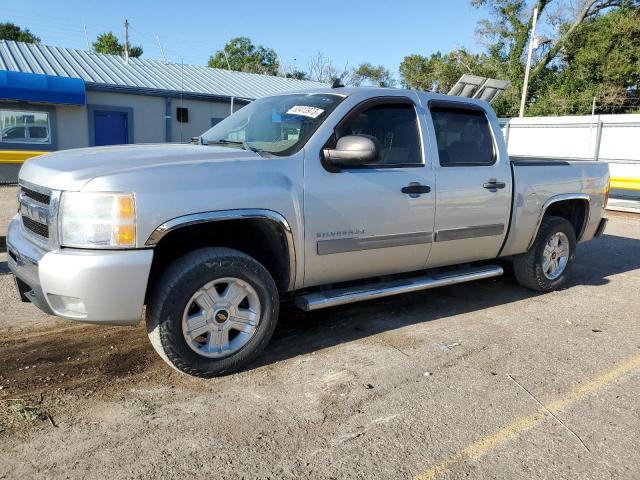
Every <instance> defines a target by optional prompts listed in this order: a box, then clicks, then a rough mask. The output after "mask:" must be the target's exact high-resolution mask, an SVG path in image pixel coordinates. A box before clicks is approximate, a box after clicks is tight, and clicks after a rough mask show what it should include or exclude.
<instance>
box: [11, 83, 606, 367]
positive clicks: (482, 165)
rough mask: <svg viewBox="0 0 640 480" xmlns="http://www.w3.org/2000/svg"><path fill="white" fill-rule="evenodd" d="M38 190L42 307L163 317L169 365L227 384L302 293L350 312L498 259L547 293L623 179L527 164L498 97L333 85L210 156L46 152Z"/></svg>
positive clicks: (34, 264)
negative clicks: (508, 140) (613, 181)
mask: <svg viewBox="0 0 640 480" xmlns="http://www.w3.org/2000/svg"><path fill="white" fill-rule="evenodd" d="M19 183H20V189H19V213H18V215H17V216H16V217H15V218H14V219H13V220H12V222H11V224H10V226H9V231H8V235H7V246H8V264H9V267H10V269H11V270H12V272H13V274H14V275H15V279H16V284H17V286H18V291H19V294H20V296H21V297H22V299H23V300H25V301H31V302H33V303H34V304H35V305H37V306H38V307H39V308H40V309H42V310H44V311H45V312H48V313H50V314H53V315H58V316H60V317H64V318H69V319H73V320H78V321H82V322H90V323H98V324H114V325H134V324H136V323H138V321H139V320H140V319H141V318H142V317H143V316H144V317H145V319H146V325H147V331H148V334H149V337H150V339H151V343H152V344H153V347H154V348H155V349H156V350H157V352H158V353H159V354H160V356H161V357H162V358H163V359H164V360H165V361H166V362H168V363H169V364H170V365H171V366H173V367H175V368H176V369H178V370H179V371H181V372H185V373H187V374H190V375H196V376H202V377H210V376H215V375H219V374H222V373H226V372H230V371H232V370H235V369H238V368H240V367H241V366H243V365H246V364H247V362H249V361H250V360H251V359H252V358H253V357H254V356H255V355H256V354H257V353H258V352H259V351H260V350H261V349H262V348H264V347H265V345H267V343H268V342H269V339H270V338H271V335H272V333H273V331H274V328H275V326H276V322H277V319H278V307H279V302H280V301H281V300H282V299H286V298H289V299H292V300H293V301H294V303H295V304H296V305H297V306H299V307H300V308H302V309H304V310H315V309H319V308H325V307H334V308H335V307H338V306H340V305H344V304H347V303H350V302H357V301H360V300H366V299H371V298H378V297H383V296H387V295H394V294H401V293H404V292H413V291H417V290H422V289H427V288H432V287H437V286H441V285H451V284H455V283H461V282H467V281H470V280H477V279H483V278H488V277H495V276H498V275H501V274H502V273H503V269H502V268H501V267H500V266H499V265H496V264H495V263H496V262H492V260H493V259H498V258H506V259H511V260H512V261H513V265H514V271H515V277H516V279H517V281H518V282H519V283H520V284H522V285H524V286H525V287H527V288H530V289H533V290H538V291H541V292H549V291H551V290H554V289H556V288H558V287H560V286H561V285H563V284H564V283H565V282H566V280H567V276H568V275H569V271H570V269H571V265H572V263H573V261H574V256H575V253H576V243H578V242H584V241H587V240H590V239H592V238H593V237H594V236H598V235H600V234H601V233H602V232H603V230H604V228H605V224H606V219H605V218H603V211H604V207H605V203H606V200H607V196H608V189H609V172H608V166H607V164H606V163H596V162H586V161H578V162H566V161H545V160H535V159H534V160H532V159H526V160H525V159H520V160H518V159H510V158H509V156H508V155H507V149H506V146H505V142H504V139H503V136H502V133H501V130H500V126H499V124H498V120H497V118H496V116H495V114H494V113H493V111H492V109H491V107H490V106H489V105H488V104H487V103H485V102H482V101H479V100H473V99H465V98H460V97H450V96H445V95H439V94H432V93H422V92H415V91H406V90H396V89H373V88H331V89H330V88H327V89H320V90H311V91H304V92H297V93H295V92H294V93H290V94H284V95H277V96H272V97H267V98H262V99H259V100H256V101H254V102H253V103H250V104H249V105H247V106H245V107H244V108H242V109H241V110H239V111H237V112H236V113H234V114H233V115H231V116H229V117H228V118H226V119H225V120H223V121H222V122H220V123H219V124H217V125H216V126H214V127H213V128H211V129H210V130H209V131H207V132H205V133H204V134H203V135H202V136H201V137H199V138H198V139H197V142H195V141H194V143H192V144H162V145H124V146H114V147H96V148H87V149H79V150H67V151H59V152H55V153H51V154H48V155H44V156H40V157H37V158H34V159H32V160H29V161H28V162H26V163H25V164H24V166H23V167H22V170H21V172H20V178H19ZM499 263H501V262H499ZM426 307H427V306H426V305H425V308H426ZM334 311H339V310H334Z"/></svg>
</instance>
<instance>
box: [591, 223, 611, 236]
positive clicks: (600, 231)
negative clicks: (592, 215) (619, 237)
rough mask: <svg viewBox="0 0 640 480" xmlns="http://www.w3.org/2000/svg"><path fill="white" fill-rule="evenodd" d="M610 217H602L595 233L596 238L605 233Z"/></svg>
mask: <svg viewBox="0 0 640 480" xmlns="http://www.w3.org/2000/svg"><path fill="white" fill-rule="evenodd" d="M608 221H609V219H608V218H602V219H600V223H599V224H598V228H597V229H596V233H595V234H594V235H593V236H594V238H598V237H600V236H601V235H602V234H603V233H604V229H605V228H607V222H608Z"/></svg>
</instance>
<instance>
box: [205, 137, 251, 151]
mask: <svg viewBox="0 0 640 480" xmlns="http://www.w3.org/2000/svg"><path fill="white" fill-rule="evenodd" d="M207 145H240V146H241V147H242V148H244V149H245V150H249V151H251V152H255V153H260V152H261V151H262V150H260V149H259V148H255V147H252V146H251V145H249V144H248V143H247V142H246V141H245V140H229V139H227V138H223V139H221V140H215V141H213V142H207Z"/></svg>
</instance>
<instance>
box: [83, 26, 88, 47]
mask: <svg viewBox="0 0 640 480" xmlns="http://www.w3.org/2000/svg"><path fill="white" fill-rule="evenodd" d="M82 28H83V30H84V44H85V45H86V46H87V50H89V36H88V35H87V24H86V23H84V24H82Z"/></svg>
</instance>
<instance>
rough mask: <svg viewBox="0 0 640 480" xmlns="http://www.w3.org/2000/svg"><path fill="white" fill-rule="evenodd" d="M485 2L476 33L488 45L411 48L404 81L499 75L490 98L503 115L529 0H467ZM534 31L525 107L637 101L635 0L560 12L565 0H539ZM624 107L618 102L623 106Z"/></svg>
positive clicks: (516, 72) (516, 96)
mask: <svg viewBox="0 0 640 480" xmlns="http://www.w3.org/2000/svg"><path fill="white" fill-rule="evenodd" d="M471 3H472V5H474V6H476V7H479V8H484V9H487V11H488V12H489V18H488V19H486V20H484V21H482V22H480V23H479V28H478V33H479V34H480V35H481V36H482V37H483V38H484V39H485V40H486V41H487V42H488V47H487V49H486V51H485V53H482V54H479V55H473V54H469V53H468V52H466V51H465V50H463V49H462V50H454V51H452V52H449V53H447V54H442V53H436V54H433V55H431V56H430V57H429V58H427V57H424V56H422V55H415V54H414V55H408V56H406V57H405V58H404V60H403V62H402V64H401V65H400V75H401V81H402V84H403V85H405V86H407V87H409V88H417V89H422V90H432V91H438V92H446V91H448V89H449V88H451V86H452V85H453V84H454V83H455V82H456V81H457V80H458V78H460V76H461V75H462V74H464V73H471V74H474V75H481V76H488V77H494V78H502V79H507V80H510V81H511V88H509V89H508V90H507V91H505V92H503V93H502V94H501V95H500V96H498V98H497V99H496V100H495V102H494V103H493V107H494V109H495V110H496V112H497V113H498V115H500V116H515V115H517V113H518V109H519V103H520V96H521V88H522V83H523V79H524V70H525V61H526V52H527V47H528V44H529V37H530V31H531V25H532V8H531V7H532V5H531V4H529V3H527V2H526V1H525V0H471ZM535 5H537V6H538V9H539V12H540V16H539V23H538V25H539V27H538V35H539V34H540V33H539V32H541V31H544V32H546V33H548V32H550V31H555V33H554V34H552V36H551V37H550V38H543V39H542V45H541V46H540V48H538V50H537V51H536V53H535V54H534V59H533V65H532V70H531V76H530V80H529V92H528V105H527V110H526V113H527V114H528V115H560V114H562V115H571V114H588V113H590V112H591V106H592V101H593V97H596V98H597V105H598V111H602V112H606V113H611V112H620V111H625V112H629V111H631V110H630V108H629V107H631V108H640V101H639V100H638V97H639V96H640V1H639V0H587V1H584V2H581V3H580V4H579V5H578V6H579V8H578V9H577V10H575V11H573V13H571V14H563V13H562V12H566V11H567V9H568V7H569V6H570V5H569V2H568V1H567V0H538V1H537V2H536V3H535ZM620 106H622V107H624V108H623V109H621V107H620Z"/></svg>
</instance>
